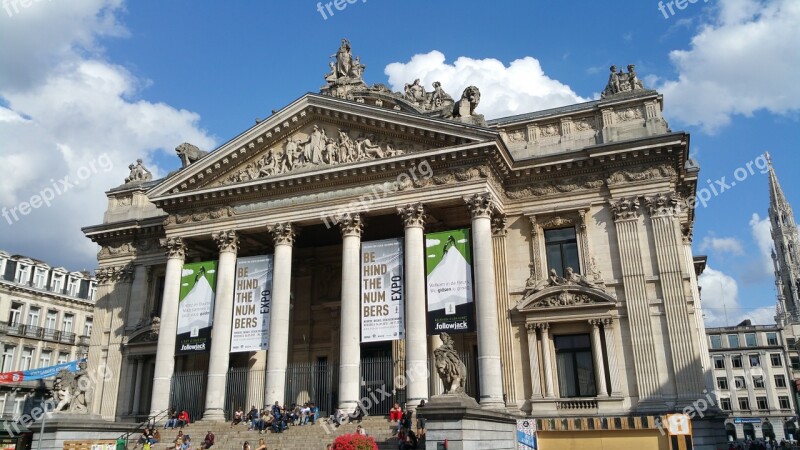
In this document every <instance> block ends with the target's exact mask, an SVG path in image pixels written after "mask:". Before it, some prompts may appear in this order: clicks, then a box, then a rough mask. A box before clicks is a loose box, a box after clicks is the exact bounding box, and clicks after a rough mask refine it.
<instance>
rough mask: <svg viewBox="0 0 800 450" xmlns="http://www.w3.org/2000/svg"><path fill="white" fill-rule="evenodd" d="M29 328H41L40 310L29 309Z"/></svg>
mask: <svg viewBox="0 0 800 450" xmlns="http://www.w3.org/2000/svg"><path fill="white" fill-rule="evenodd" d="M28 326H30V327H38V326H39V308H35V307H33V306H32V307H30V309H28Z"/></svg>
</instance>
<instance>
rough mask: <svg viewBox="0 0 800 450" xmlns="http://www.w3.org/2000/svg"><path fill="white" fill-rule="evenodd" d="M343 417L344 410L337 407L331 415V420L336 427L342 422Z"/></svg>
mask: <svg viewBox="0 0 800 450" xmlns="http://www.w3.org/2000/svg"><path fill="white" fill-rule="evenodd" d="M344 417H345V416H344V411H342V410H341V409H337V410H336V412H335V413H333V415H332V416H331V421H332V422H333V423H334V424H336V426H337V427H338V426H339V425H341V424H342V423H343V422H344Z"/></svg>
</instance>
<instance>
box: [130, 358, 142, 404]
mask: <svg viewBox="0 0 800 450" xmlns="http://www.w3.org/2000/svg"><path fill="white" fill-rule="evenodd" d="M133 363H134V365H135V366H136V369H135V371H134V372H135V374H136V375H135V376H134V378H133V406H132V407H131V414H133V415H138V414H139V413H140V412H141V411H139V407H140V404H141V400H142V399H141V397H142V394H141V392H142V370H143V369H144V361H142V358H141V357H138V356H137V357H134V358H133Z"/></svg>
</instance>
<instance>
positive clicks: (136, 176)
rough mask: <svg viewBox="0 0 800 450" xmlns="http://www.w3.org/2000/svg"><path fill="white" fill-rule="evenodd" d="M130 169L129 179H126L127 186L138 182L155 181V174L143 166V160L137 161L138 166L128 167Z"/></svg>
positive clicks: (131, 165)
mask: <svg viewBox="0 0 800 450" xmlns="http://www.w3.org/2000/svg"><path fill="white" fill-rule="evenodd" d="M128 169H129V170H130V171H131V172H130V173H129V174H128V176H127V178H125V184H127V183H137V182H145V181H150V180H152V179H153V174H152V173H150V171H149V170H147V168H146V167H144V164H142V160H141V159H137V160H136V165H133V164H130V165H128Z"/></svg>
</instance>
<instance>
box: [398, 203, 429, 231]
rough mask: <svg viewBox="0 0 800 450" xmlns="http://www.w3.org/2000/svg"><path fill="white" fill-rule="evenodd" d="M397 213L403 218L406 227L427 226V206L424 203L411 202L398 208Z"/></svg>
mask: <svg viewBox="0 0 800 450" xmlns="http://www.w3.org/2000/svg"><path fill="white" fill-rule="evenodd" d="M397 214H399V215H400V217H402V219H403V224H404V225H405V227H406V228H410V227H418V228H425V219H426V217H427V216H426V214H425V207H424V206H423V205H422V203H409V204H407V205H405V206H399V207H398V208H397Z"/></svg>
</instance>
